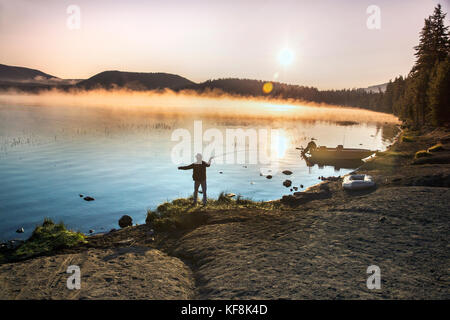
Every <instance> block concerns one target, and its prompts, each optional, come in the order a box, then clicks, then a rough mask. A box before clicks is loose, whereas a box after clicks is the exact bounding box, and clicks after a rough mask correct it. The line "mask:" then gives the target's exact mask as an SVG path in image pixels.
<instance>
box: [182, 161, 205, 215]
mask: <svg viewBox="0 0 450 320" xmlns="http://www.w3.org/2000/svg"><path fill="white" fill-rule="evenodd" d="M195 158H196V159H197V161H196V162H194V163H192V164H190V165H188V166H182V167H178V170H189V169H193V170H194V172H193V173H192V179H193V180H194V206H195V205H197V193H198V187H199V186H200V185H201V186H202V193H203V205H204V206H206V168H207V167H209V166H210V165H211V160H212V159H213V157H211V158H209V161H208V162H205V161H203V160H202V158H203V157H202V155H201V154H200V153H197V155H196V156H195Z"/></svg>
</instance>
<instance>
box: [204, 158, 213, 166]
mask: <svg viewBox="0 0 450 320" xmlns="http://www.w3.org/2000/svg"><path fill="white" fill-rule="evenodd" d="M213 158H214V157H210V158H209V161H208V162H207V163H206V166H207V167H209V166H210V165H211V160H212V159H213Z"/></svg>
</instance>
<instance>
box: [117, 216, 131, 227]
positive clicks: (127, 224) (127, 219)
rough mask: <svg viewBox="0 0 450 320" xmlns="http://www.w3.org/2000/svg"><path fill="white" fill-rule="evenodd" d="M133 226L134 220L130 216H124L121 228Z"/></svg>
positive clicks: (120, 223) (120, 221)
mask: <svg viewBox="0 0 450 320" xmlns="http://www.w3.org/2000/svg"><path fill="white" fill-rule="evenodd" d="M132 225H133V219H132V218H131V217H130V216H128V215H124V216H122V218H120V219H119V226H120V227H121V228H126V227H131V226H132Z"/></svg>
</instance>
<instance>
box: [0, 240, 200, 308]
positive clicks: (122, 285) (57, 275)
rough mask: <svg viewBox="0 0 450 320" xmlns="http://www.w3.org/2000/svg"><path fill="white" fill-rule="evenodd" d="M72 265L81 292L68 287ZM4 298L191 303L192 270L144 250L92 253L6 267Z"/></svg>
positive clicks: (1, 271) (0, 275)
mask: <svg viewBox="0 0 450 320" xmlns="http://www.w3.org/2000/svg"><path fill="white" fill-rule="evenodd" d="M69 265H78V266H79V267H80V271H81V289H80V290H69V289H67V284H66V283H67V279H68V278H69V276H70V274H68V273H66V270H67V267H68V266H69ZM0 284H1V290H0V299H189V298H192V297H193V295H194V280H193V276H192V272H191V271H190V269H189V268H188V267H187V266H186V265H185V264H184V263H183V262H182V261H181V260H179V259H177V258H173V257H169V256H168V255H166V254H164V253H162V252H161V251H159V250H155V249H148V248H142V247H133V248H119V249H107V250H101V249H89V250H87V251H85V252H81V253H76V254H61V255H57V256H52V257H39V258H35V259H32V260H27V261H23V262H18V263H8V264H3V265H0Z"/></svg>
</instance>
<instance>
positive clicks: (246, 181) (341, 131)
mask: <svg viewBox="0 0 450 320" xmlns="http://www.w3.org/2000/svg"><path fill="white" fill-rule="evenodd" d="M194 120H203V127H204V128H203V130H206V129H208V128H217V129H219V130H220V131H222V132H224V134H225V129H226V128H243V129H246V128H255V129H258V128H266V129H282V133H283V134H282V135H281V141H282V143H281V148H280V149H279V150H278V153H277V159H278V163H279V168H280V171H282V170H286V169H288V170H291V171H293V175H291V176H289V177H288V179H290V180H292V182H293V185H294V186H300V184H303V185H304V188H303V189H302V190H304V189H305V188H306V187H308V186H311V185H313V184H316V183H317V182H318V176H330V175H343V174H346V173H348V172H350V171H351V169H350V168H347V169H342V168H341V169H339V168H335V167H330V166H325V167H320V168H319V167H318V166H317V165H315V166H313V167H308V166H307V165H306V163H305V162H304V161H303V160H301V159H300V157H299V152H298V150H296V149H295V147H298V146H301V145H303V146H305V145H306V143H307V142H308V141H309V140H310V138H312V137H314V138H315V139H317V140H318V143H319V144H320V145H329V146H335V145H338V144H344V145H345V147H360V148H361V147H363V148H369V149H374V150H375V149H379V150H382V149H385V148H386V146H387V145H389V144H390V143H391V142H392V138H393V136H394V130H393V125H386V124H382V125H381V124H376V123H361V124H357V125H351V126H341V125H338V124H335V123H332V122H324V121H320V122H314V121H309V122H300V121H287V120H284V121H259V122H255V121H252V120H248V121H246V120H242V119H241V120H233V119H228V120H224V119H222V120H214V119H211V118H205V119H202V118H201V117H199V116H195V117H189V116H183V117H167V116H166V117H163V116H157V115H152V114H144V113H143V114H136V113H133V114H131V115H126V114H123V113H116V112H114V111H111V110H108V109H101V108H97V109H95V108H82V109H80V108H76V107H25V106H6V105H4V106H0V182H1V183H0V216H1V221H2V222H1V224H0V240H7V239H12V238H25V237H27V236H29V235H30V233H31V231H32V230H33V229H34V227H35V226H36V225H37V224H39V223H41V222H42V220H43V219H44V217H50V218H52V219H54V220H55V221H61V220H62V221H64V222H65V223H66V224H67V225H68V226H69V227H71V228H73V229H76V230H80V231H82V232H86V233H87V232H88V230H89V229H94V230H95V231H96V232H102V231H108V230H109V229H111V228H117V227H118V226H117V221H118V219H119V218H120V217H121V216H122V215H124V214H128V215H130V216H132V217H133V219H134V222H135V223H143V222H144V221H145V217H146V211H147V209H155V208H156V207H157V206H158V204H160V203H162V202H164V201H167V200H172V199H175V198H178V197H187V196H189V195H190V194H191V193H192V187H193V182H192V179H191V171H178V170H177V165H176V164H174V163H172V160H171V150H172V148H173V146H174V145H175V144H176V142H172V141H171V135H172V132H173V130H174V129H177V128H186V129H188V130H189V131H190V132H193V124H194ZM221 172H222V173H221ZM207 176H208V196H210V197H217V196H218V194H219V193H220V192H221V191H227V192H233V193H236V194H242V195H243V196H244V197H248V198H252V199H254V200H271V199H278V198H280V197H281V196H283V195H285V194H289V193H290V190H289V188H285V187H284V186H283V185H282V182H283V181H284V180H285V179H286V178H287V176H285V175H283V174H281V173H278V174H275V175H274V177H273V179H271V180H268V179H266V178H265V177H264V176H260V165H257V164H247V165H242V164H217V163H214V162H213V164H212V166H211V167H210V168H209V169H208V172H207ZM79 194H83V195H89V196H92V197H94V198H95V199H96V200H95V201H92V202H87V201H84V200H83V199H82V198H80V197H79ZM19 227H24V228H25V231H26V232H25V234H20V235H18V234H16V233H15V230H16V229H17V228H19Z"/></svg>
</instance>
